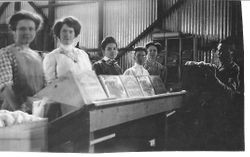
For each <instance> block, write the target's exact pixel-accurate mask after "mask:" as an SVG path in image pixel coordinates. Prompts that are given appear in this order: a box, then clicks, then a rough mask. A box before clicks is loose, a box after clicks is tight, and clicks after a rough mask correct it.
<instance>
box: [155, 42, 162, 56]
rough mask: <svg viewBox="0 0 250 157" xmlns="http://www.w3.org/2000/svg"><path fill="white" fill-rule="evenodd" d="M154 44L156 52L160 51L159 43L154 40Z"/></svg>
mask: <svg viewBox="0 0 250 157" xmlns="http://www.w3.org/2000/svg"><path fill="white" fill-rule="evenodd" d="M155 46H156V48H157V52H158V53H160V51H161V44H160V43H158V42H156V43H155Z"/></svg>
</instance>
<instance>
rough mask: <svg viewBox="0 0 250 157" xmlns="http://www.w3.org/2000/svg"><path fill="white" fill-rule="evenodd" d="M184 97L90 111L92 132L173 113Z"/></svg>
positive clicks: (179, 96)
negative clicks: (156, 115)
mask: <svg viewBox="0 0 250 157" xmlns="http://www.w3.org/2000/svg"><path fill="white" fill-rule="evenodd" d="M182 101H183V95H178V96H175V97H165V98H161V99H154V100H145V101H141V102H138V103H129V105H123V106H114V107H109V108H104V109H99V110H93V111H90V131H91V132H92V131H96V130H100V129H104V128H107V127H111V126H115V125H118V124H122V123H125V122H129V121H132V120H136V119H139V118H143V117H147V116H150V115H154V114H158V113H161V112H166V111H171V110H173V109H176V108H179V107H181V105H182Z"/></svg>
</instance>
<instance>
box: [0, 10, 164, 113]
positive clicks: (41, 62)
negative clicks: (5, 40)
mask: <svg viewBox="0 0 250 157" xmlns="http://www.w3.org/2000/svg"><path fill="white" fill-rule="evenodd" d="M42 23H43V20H42V18H41V17H40V16H39V15H37V14H34V13H31V12H28V11H19V12H17V13H15V14H14V15H13V16H11V18H10V20H9V26H10V28H11V30H12V31H13V35H14V40H15V42H14V44H11V45H9V46H7V47H5V48H2V49H1V50H0V95H1V97H2V99H3V104H2V105H1V108H2V109H8V110H23V111H26V112H30V113H31V111H32V102H31V101H29V99H28V98H29V97H32V96H33V95H34V94H35V93H37V92H38V91H40V90H41V89H42V88H44V87H45V86H46V85H47V84H49V83H51V82H53V80H55V79H58V78H60V77H63V76H65V75H66V74H67V73H68V72H69V71H70V72H72V73H73V74H79V73H82V72H84V71H85V70H94V71H95V72H96V74H97V75H100V74H106V75H120V74H122V73H123V71H122V69H121V67H120V66H119V65H118V63H117V62H116V61H115V58H116V56H117V53H118V48H117V47H118V45H117V42H116V40H115V39H114V38H113V37H106V38H104V40H103V41H102V43H101V49H102V52H103V55H104V57H103V58H102V59H101V60H99V61H97V62H96V63H94V64H93V65H92V63H91V61H90V59H89V56H88V54H87V53H86V52H84V51H83V50H81V49H78V48H76V47H75V39H76V38H77V36H78V35H79V34H80V30H81V25H80V23H79V21H78V20H77V19H75V18H74V17H65V18H63V19H62V20H59V21H57V22H56V23H55V25H54V27H53V32H54V34H55V36H56V37H57V38H58V39H59V44H58V45H59V46H58V48H56V49H55V50H53V51H52V52H50V53H48V54H46V55H45V56H43V55H40V53H38V52H37V51H35V50H32V49H31V48H30V43H31V42H32V41H33V40H34V39H35V36H36V33H37V32H38V31H39V29H40V28H41V27H42ZM148 47H149V49H150V51H149V52H150V55H148V56H153V57H150V58H153V59H151V60H150V59H149V62H155V56H156V55H157V52H156V51H152V52H151V49H156V48H157V45H154V43H151V44H150V45H148ZM160 68H161V67H160ZM150 70H151V71H152V68H151V69H150V68H149V72H150ZM160 70H161V69H160ZM155 71H157V69H156V70H153V72H155Z"/></svg>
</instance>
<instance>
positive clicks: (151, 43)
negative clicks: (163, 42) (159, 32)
mask: <svg viewBox="0 0 250 157" xmlns="http://www.w3.org/2000/svg"><path fill="white" fill-rule="evenodd" d="M149 46H155V47H156V48H157V46H156V45H155V43H154V42H153V41H150V42H148V43H147V44H146V46H145V47H146V49H148V48H149Z"/></svg>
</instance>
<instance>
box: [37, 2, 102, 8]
mask: <svg viewBox="0 0 250 157" xmlns="http://www.w3.org/2000/svg"><path fill="white" fill-rule="evenodd" d="M99 1H102V0H81V1H78V2H70V1H69V2H68V3H54V4H51V5H39V6H38V7H39V8H41V9H43V8H49V7H54V8H55V7H62V6H70V5H79V4H87V3H95V2H99Z"/></svg>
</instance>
